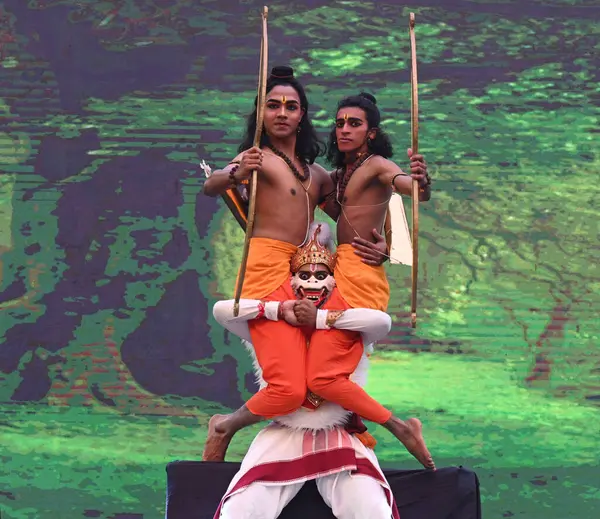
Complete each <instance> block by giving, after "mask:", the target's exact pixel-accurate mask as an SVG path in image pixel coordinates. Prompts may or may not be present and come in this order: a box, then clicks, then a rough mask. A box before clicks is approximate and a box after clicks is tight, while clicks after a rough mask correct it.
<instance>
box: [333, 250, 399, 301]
mask: <svg viewBox="0 0 600 519" xmlns="http://www.w3.org/2000/svg"><path fill="white" fill-rule="evenodd" d="M335 284H336V286H337V287H338V290H339V291H340V293H341V294H342V297H343V298H344V299H345V300H346V302H347V303H348V304H349V305H350V306H351V307H352V308H371V309H373V310H381V311H382V312H385V311H387V307H388V303H389V301H390V285H389V283H388V280H387V276H386V274H385V268H384V267H383V265H380V266H379V267H371V266H370V265H366V264H365V263H363V262H362V260H361V258H360V256H359V255H358V254H356V253H355V252H354V247H352V245H350V244H347V243H343V244H341V245H338V248H337V262H336V265H335Z"/></svg>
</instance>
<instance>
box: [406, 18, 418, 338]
mask: <svg viewBox="0 0 600 519" xmlns="http://www.w3.org/2000/svg"><path fill="white" fill-rule="evenodd" d="M408 31H409V35H410V57H411V71H410V87H411V110H410V125H411V133H412V152H413V154H416V153H419V84H418V80H417V49H416V40H415V13H410V21H409V26H408ZM412 251H413V258H412V294H411V296H412V297H411V305H410V322H411V326H412V327H413V328H416V327H417V278H418V274H419V182H418V181H417V180H413V182H412Z"/></svg>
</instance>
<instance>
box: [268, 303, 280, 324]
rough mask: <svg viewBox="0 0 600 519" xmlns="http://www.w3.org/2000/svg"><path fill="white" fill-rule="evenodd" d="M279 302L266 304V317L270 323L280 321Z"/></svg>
mask: <svg viewBox="0 0 600 519" xmlns="http://www.w3.org/2000/svg"><path fill="white" fill-rule="evenodd" d="M280 304H281V303H280V302H279V301H267V302H266V303H265V317H266V318H267V319H268V320H269V321H278V320H279V319H278V318H277V312H278V311H279V305H280Z"/></svg>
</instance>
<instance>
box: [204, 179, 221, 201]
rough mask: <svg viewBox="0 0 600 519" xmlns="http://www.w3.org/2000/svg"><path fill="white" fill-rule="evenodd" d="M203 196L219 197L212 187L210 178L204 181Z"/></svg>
mask: <svg viewBox="0 0 600 519" xmlns="http://www.w3.org/2000/svg"><path fill="white" fill-rule="evenodd" d="M202 194H204V195H206V196H210V197H215V196H217V193H216V192H215V189H214V186H213V185H212V182H211V181H210V178H207V179H206V180H205V181H204V185H203V186H202Z"/></svg>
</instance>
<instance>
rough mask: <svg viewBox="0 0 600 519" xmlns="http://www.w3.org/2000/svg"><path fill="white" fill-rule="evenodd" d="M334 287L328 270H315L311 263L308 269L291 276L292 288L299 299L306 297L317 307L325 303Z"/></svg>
mask: <svg viewBox="0 0 600 519" xmlns="http://www.w3.org/2000/svg"><path fill="white" fill-rule="evenodd" d="M334 288H335V278H334V277H333V276H332V275H331V274H330V273H329V271H323V270H317V265H315V264H311V265H310V271H306V270H304V271H302V270H301V271H299V272H296V273H295V274H294V276H293V277H292V289H293V290H294V293H295V294H296V297H298V298H299V299H308V300H310V301H312V302H313V303H314V305H315V306H316V307H317V308H318V307H320V306H322V305H323V303H325V301H326V300H327V298H328V297H329V296H330V295H331V292H332V291H333V289H334Z"/></svg>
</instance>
